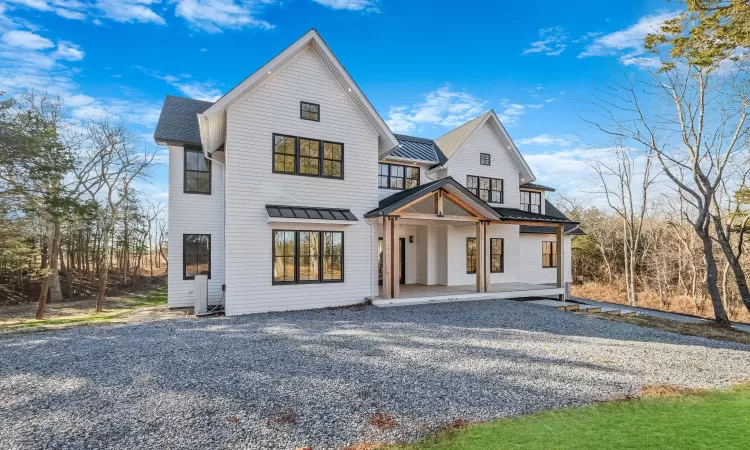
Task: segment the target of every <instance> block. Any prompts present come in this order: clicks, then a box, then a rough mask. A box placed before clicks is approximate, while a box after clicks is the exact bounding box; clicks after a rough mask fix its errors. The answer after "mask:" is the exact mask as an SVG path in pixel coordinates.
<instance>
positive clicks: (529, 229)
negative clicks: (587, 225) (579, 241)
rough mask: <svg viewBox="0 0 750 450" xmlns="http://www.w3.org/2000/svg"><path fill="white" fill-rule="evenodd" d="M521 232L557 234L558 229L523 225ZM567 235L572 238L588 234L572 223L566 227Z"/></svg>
mask: <svg viewBox="0 0 750 450" xmlns="http://www.w3.org/2000/svg"><path fill="white" fill-rule="evenodd" d="M571 230H572V231H571ZM519 232H520V233H521V234H555V233H557V229H556V227H545V226H541V225H521V227H520V230H519ZM565 234H569V235H571V236H584V235H585V234H586V232H585V231H583V230H582V229H581V227H579V226H578V225H574V224H572V223H571V224H567V225H565Z"/></svg>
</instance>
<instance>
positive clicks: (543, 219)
mask: <svg viewBox="0 0 750 450" xmlns="http://www.w3.org/2000/svg"><path fill="white" fill-rule="evenodd" d="M492 209H494V210H495V211H497V213H498V214H499V215H500V218H501V219H503V220H524V221H528V222H540V223H555V224H560V223H570V224H574V225H577V224H578V222H575V221H573V220H570V219H568V218H567V217H565V216H563V217H560V216H554V215H550V214H537V213H532V212H528V211H526V210H523V209H516V208H492Z"/></svg>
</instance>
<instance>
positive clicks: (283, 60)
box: [198, 29, 398, 157]
mask: <svg viewBox="0 0 750 450" xmlns="http://www.w3.org/2000/svg"><path fill="white" fill-rule="evenodd" d="M307 49H310V50H312V52H313V53H315V55H316V56H317V57H318V58H320V60H321V62H322V63H323V65H324V66H326V68H327V69H328V71H329V73H330V74H331V76H332V77H333V78H334V79H335V80H336V81H337V82H338V84H339V85H340V86H341V88H342V89H343V91H344V93H346V95H347V96H348V97H349V98H350V99H351V101H352V102H353V103H354V105H355V106H356V107H357V109H358V110H359V111H360V112H361V113H362V116H363V117H364V118H365V120H366V121H367V122H368V124H369V125H370V126H371V127H372V129H373V130H374V131H375V133H376V134H377V135H378V153H379V156H380V157H382V156H385V155H386V154H387V153H388V152H389V151H391V150H393V148H394V147H396V146H397V145H398V141H397V140H396V137H395V136H394V135H393V133H391V130H390V129H389V128H388V126H387V125H386V124H385V122H384V121H383V118H382V117H380V115H378V113H377V111H375V108H373V106H372V104H371V103H370V101H369V100H368V99H367V97H365V95H364V93H362V91H361V90H360V89H359V87H358V86H357V84H356V83H355V82H354V80H352V78H351V77H350V76H349V73H347V71H346V69H344V67H343V66H342V65H341V63H340V62H339V60H338V59H337V58H336V56H335V55H334V54H333V53H332V52H331V49H330V48H328V45H327V44H326V43H325V41H323V38H321V37H320V35H319V34H318V32H317V31H316V30H315V29H312V30H310V31H308V32H307V33H305V35H304V36H302V37H301V38H299V39H298V40H297V41H296V42H294V43H293V44H292V45H290V46H289V47H287V48H286V49H285V50H284V51H282V52H281V53H279V54H278V55H276V57H275V58H273V59H272V60H271V61H269V62H267V63H266V64H265V65H264V66H263V67H261V68H260V69H258V70H257V71H256V72H255V73H253V74H252V75H250V76H249V77H247V78H246V79H245V80H244V81H242V82H241V83H240V84H238V85H237V86H235V87H234V88H233V89H232V90H231V91H229V92H228V93H226V94H224V96H223V97H221V98H220V99H219V100H217V101H216V103H214V104H213V105H211V107H209V108H208V109H207V110H205V111H204V112H202V113H201V114H198V123H199V126H200V131H201V141H202V142H203V149H204V151H208V152H212V151H214V150H216V149H217V148H219V147H220V146H221V145H222V144H223V143H224V140H225V139H226V111H227V108H228V107H230V106H231V105H233V104H234V103H236V102H237V101H239V100H240V99H241V98H242V97H244V96H245V94H247V93H248V92H250V91H252V90H253V89H255V88H257V87H258V86H260V85H261V84H263V83H264V82H265V81H266V80H268V79H269V78H271V77H272V76H273V75H274V74H275V73H277V72H278V71H279V70H281V69H282V68H283V67H284V66H285V65H286V64H287V63H289V62H290V61H292V60H293V59H294V58H295V57H296V56H297V55H298V54H300V53H301V52H303V51H305V50H307Z"/></svg>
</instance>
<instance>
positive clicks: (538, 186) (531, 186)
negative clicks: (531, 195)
mask: <svg viewBox="0 0 750 450" xmlns="http://www.w3.org/2000/svg"><path fill="white" fill-rule="evenodd" d="M523 188H527V189H536V190H539V191H549V192H555V188H551V187H549V186H545V185H543V184H536V183H524V184H522V185H521V189H523Z"/></svg>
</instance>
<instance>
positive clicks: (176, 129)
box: [154, 95, 213, 145]
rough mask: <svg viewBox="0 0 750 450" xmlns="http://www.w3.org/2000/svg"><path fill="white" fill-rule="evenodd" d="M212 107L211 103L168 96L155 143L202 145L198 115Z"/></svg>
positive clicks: (157, 126) (160, 117) (155, 132)
mask: <svg viewBox="0 0 750 450" xmlns="http://www.w3.org/2000/svg"><path fill="white" fill-rule="evenodd" d="M211 105H213V103H211V102H204V101H201V100H193V99H192V98H183V97H175V96H174V95H167V97H166V98H165V99H164V106H162V109H161V114H160V115H159V122H158V123H157V125H156V130H155V131H154V141H156V143H157V144H160V145H175V144H176V145H185V144H189V145H201V133H200V128H199V127H198V116H197V115H198V114H200V113H202V112H203V111H205V110H207V109H208V108H209V107H210V106H211Z"/></svg>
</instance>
